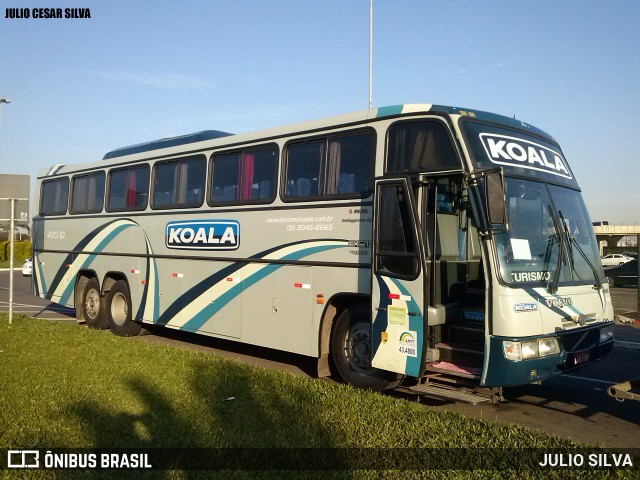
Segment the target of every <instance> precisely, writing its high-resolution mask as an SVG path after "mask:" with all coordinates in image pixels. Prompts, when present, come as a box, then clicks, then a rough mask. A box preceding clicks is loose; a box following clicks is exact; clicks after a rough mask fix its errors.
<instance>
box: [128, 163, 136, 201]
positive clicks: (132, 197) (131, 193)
mask: <svg viewBox="0 0 640 480" xmlns="http://www.w3.org/2000/svg"><path fill="white" fill-rule="evenodd" d="M135 206H136V171H135V170H131V171H130V172H129V185H127V207H135Z"/></svg>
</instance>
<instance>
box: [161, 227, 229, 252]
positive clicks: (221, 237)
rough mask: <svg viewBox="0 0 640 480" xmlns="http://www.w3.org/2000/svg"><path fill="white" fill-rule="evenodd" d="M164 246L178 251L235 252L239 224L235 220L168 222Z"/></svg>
mask: <svg viewBox="0 0 640 480" xmlns="http://www.w3.org/2000/svg"><path fill="white" fill-rule="evenodd" d="M165 245H166V246H167V248H174V249H180V250H236V249H237V248H238V247H239V246H240V223H238V222H237V221H236V220H180V221H175V222H169V223H167V226H166V229H165Z"/></svg>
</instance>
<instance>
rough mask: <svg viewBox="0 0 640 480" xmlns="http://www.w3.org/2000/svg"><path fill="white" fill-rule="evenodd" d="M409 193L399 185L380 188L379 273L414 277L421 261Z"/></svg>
mask: <svg viewBox="0 0 640 480" xmlns="http://www.w3.org/2000/svg"><path fill="white" fill-rule="evenodd" d="M406 195H407V193H406V192H405V191H404V190H403V189H402V187H401V186H400V185H383V186H381V187H380V190H379V191H378V200H377V204H378V221H377V226H376V227H377V241H378V245H377V247H378V248H377V252H376V272H378V273H383V274H385V275H392V276H395V277H401V278H415V276H416V275H417V274H418V270H419V263H418V255H417V249H416V240H415V234H414V230H413V222H412V221H411V210H410V206H409V202H408V201H407V198H406Z"/></svg>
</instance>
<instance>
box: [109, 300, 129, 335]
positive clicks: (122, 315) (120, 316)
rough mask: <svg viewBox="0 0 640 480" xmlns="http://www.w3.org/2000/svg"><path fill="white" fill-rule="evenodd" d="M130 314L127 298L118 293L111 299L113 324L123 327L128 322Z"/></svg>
mask: <svg viewBox="0 0 640 480" xmlns="http://www.w3.org/2000/svg"><path fill="white" fill-rule="evenodd" d="M128 313H129V305H128V303H127V298H126V297H125V296H124V295H123V294H122V293H120V292H116V294H115V295H114V296H113V298H112V299H111V318H112V319H113V322H114V323H115V324H116V325H118V326H119V327H122V326H123V325H124V324H125V322H126V321H127V315H128Z"/></svg>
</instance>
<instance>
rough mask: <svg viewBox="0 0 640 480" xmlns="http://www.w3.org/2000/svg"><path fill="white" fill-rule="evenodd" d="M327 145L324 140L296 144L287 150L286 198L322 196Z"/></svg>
mask: <svg viewBox="0 0 640 480" xmlns="http://www.w3.org/2000/svg"><path fill="white" fill-rule="evenodd" d="M325 143H326V142H325V141H324V140H321V141H316V142H308V143H296V144H293V145H290V146H289V148H287V180H286V187H285V196H286V197H288V198H296V197H317V196H318V195H320V179H321V178H322V161H323V158H324V150H325Z"/></svg>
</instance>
